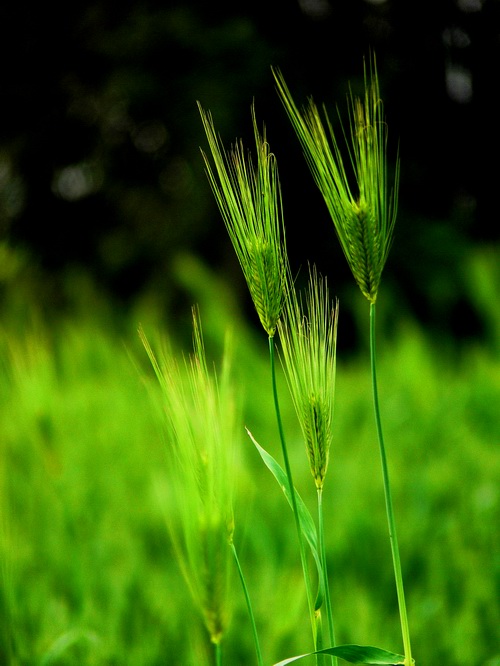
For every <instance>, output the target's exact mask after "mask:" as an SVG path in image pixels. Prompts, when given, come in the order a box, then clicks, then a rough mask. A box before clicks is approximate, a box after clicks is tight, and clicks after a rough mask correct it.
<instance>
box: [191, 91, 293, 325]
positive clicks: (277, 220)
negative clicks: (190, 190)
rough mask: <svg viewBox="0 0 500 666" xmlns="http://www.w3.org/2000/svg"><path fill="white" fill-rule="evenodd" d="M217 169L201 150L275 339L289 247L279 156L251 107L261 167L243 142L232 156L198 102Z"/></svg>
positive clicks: (260, 312) (252, 290)
mask: <svg viewBox="0 0 500 666" xmlns="http://www.w3.org/2000/svg"><path fill="white" fill-rule="evenodd" d="M198 107H199V110H200V114H201V119H202V122H203V126H204V128H205V133H206V135H207V138H208V143H209V147H210V151H211V153H212V157H213V160H214V165H215V169H213V168H212V166H211V164H210V162H209V160H208V157H207V155H206V154H205V153H204V152H203V151H202V155H203V159H204V161H205V166H206V171H207V175H208V179H209V182H210V185H211V187H212V190H213V193H214V195H215V199H216V201H217V204H218V206H219V209H220V211H221V214H222V218H223V220H224V223H225V225H226V228H227V231H228V233H229V237H230V239H231V242H232V244H233V247H234V249H235V252H236V255H237V257H238V260H239V262H240V265H241V268H242V270H243V274H244V276H245V280H246V282H247V285H248V289H249V291H250V295H251V297H252V300H253V302H254V305H255V309H256V311H257V314H258V316H259V319H260V321H261V324H262V326H263V328H264V330H265V331H266V332H267V333H268V335H269V336H270V337H272V336H274V333H275V331H276V323H277V321H278V318H279V316H280V313H281V310H282V306H283V298H284V286H285V282H286V270H287V269H286V266H287V258H286V248H285V231H284V226H283V213H282V205H281V188H280V184H279V178H278V167H277V163H276V157H275V156H274V154H273V153H272V152H271V151H270V148H269V144H268V143H267V140H266V133H265V128H264V131H263V134H262V135H261V134H260V133H259V130H258V127H257V121H256V117H255V109H254V107H252V121H253V127H254V136H255V144H256V151H257V166H254V163H253V162H252V158H251V157H250V155H248V156H247V155H245V151H244V148H243V144H242V142H241V141H239V142H237V143H236V144H235V145H234V146H231V149H230V150H229V152H226V151H225V150H224V147H223V145H222V143H221V141H220V139H219V138H218V136H217V134H216V132H215V127H214V124H213V120H212V116H211V114H210V113H207V112H205V111H204V110H203V109H202V107H201V106H200V105H199V104H198Z"/></svg>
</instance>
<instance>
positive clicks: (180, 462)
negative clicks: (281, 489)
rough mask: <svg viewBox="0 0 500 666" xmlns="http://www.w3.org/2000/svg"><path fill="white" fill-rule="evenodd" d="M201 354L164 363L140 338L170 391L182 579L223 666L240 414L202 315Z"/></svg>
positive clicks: (167, 402) (173, 528) (167, 415)
mask: <svg viewBox="0 0 500 666" xmlns="http://www.w3.org/2000/svg"><path fill="white" fill-rule="evenodd" d="M193 324H194V336H193V337H194V345H193V346H194V353H193V354H192V355H191V356H190V358H189V359H185V363H184V365H179V364H178V362H177V361H176V358H175V356H174V354H173V352H172V351H171V350H170V349H169V348H168V347H167V348H166V349H164V351H163V353H162V356H161V357H160V359H159V360H158V359H157V357H156V355H155V354H154V352H153V350H152V348H151V346H150V344H149V342H148V340H147V339H146V336H145V335H144V333H143V332H142V331H141V338H142V341H143V344H144V346H145V348H146V351H147V353H148V355H149V358H150V360H151V363H152V364H153V367H154V370H155V373H156V375H157V377H158V380H159V381H160V384H161V387H162V389H163V391H162V394H163V399H164V422H165V436H166V440H167V446H168V455H167V460H168V462H169V465H170V470H169V472H170V475H169V481H170V483H171V497H170V502H171V507H170V510H169V511H167V512H166V515H167V518H168V521H167V524H168V528H169V532H170V535H171V538H172V543H173V545H174V549H175V553H176V556H177V560H178V562H179V565H180V568H181V571H182V574H183V576H184V578H185V580H186V583H187V585H188V587H189V590H190V592H191V596H192V598H193V600H194V602H195V604H196V606H197V608H198V609H199V611H200V613H201V615H202V617H203V620H204V623H205V626H206V629H207V631H208V635H209V637H210V641H211V642H212V643H213V644H214V645H215V650H216V655H217V656H216V661H217V663H220V659H221V657H220V645H221V641H222V639H223V637H224V635H225V633H226V631H227V628H228V624H229V620H230V615H231V585H232V583H231V578H232V569H233V561H232V553H231V546H232V542H233V533H234V516H233V478H234V472H233V467H234V459H233V457H234V447H235V443H236V442H237V439H238V434H237V427H236V424H237V409H236V404H235V398H234V395H233V392H232V388H231V382H230V374H229V371H230V366H229V362H228V360H227V355H226V356H225V360H224V364H223V367H222V372H221V374H220V377H219V378H216V377H215V376H214V374H213V373H211V372H210V371H209V369H208V366H207V361H206V357H205V350H204V345H203V337H202V330H201V325H200V321H199V315H198V313H197V312H196V310H194V311H193Z"/></svg>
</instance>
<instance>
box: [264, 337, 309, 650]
mask: <svg viewBox="0 0 500 666" xmlns="http://www.w3.org/2000/svg"><path fill="white" fill-rule="evenodd" d="M269 358H270V362H271V379H272V385H273V397H274V408H275V411H276V419H277V421H278V430H279V436H280V441H281V449H282V452H283V460H284V463H285V471H286V476H287V479H288V485H289V487H290V496H291V499H292V511H293V516H294V518H295V527H296V529H297V537H298V540H299V548H300V560H301V563H302V571H303V573H304V582H305V586H306V594H307V605H308V608H309V616H310V619H311V627H312V633H313V641H314V649H315V650H316V649H317V635H316V620H315V613H314V602H313V595H312V590H311V582H310V578H309V567H308V564H307V557H306V550H305V544H304V538H303V536H302V529H301V527H300V519H299V511H298V508H297V498H296V496H295V486H294V485H293V478H292V469H291V467H290V461H289V459H288V450H287V446H286V441H285V433H284V429H283V422H282V420H281V412H280V407H279V401H278V389H277V387H276V367H275V362H274V337H273V336H269Z"/></svg>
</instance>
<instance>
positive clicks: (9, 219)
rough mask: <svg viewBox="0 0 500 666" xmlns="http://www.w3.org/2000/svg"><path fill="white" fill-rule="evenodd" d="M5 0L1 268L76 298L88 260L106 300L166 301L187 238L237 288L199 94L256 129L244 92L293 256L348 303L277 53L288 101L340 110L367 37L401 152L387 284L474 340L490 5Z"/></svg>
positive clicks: (497, 44)
mask: <svg viewBox="0 0 500 666" xmlns="http://www.w3.org/2000/svg"><path fill="white" fill-rule="evenodd" d="M6 4H7V3H4V6H3V8H2V9H1V10H0V12H1V14H0V25H1V26H2V27H1V31H2V34H1V39H0V44H1V47H0V48H1V49H2V52H1V54H0V57H1V62H2V65H1V71H2V81H1V86H0V96H1V100H0V114H1V115H0V117H1V120H2V122H1V123H0V243H2V244H3V245H2V247H3V254H4V255H5V256H8V257H9V259H8V262H10V264H9V265H11V264H13V263H15V261H14V262H13V256H17V254H19V256H22V257H23V258H24V271H25V273H27V274H28V275H31V280H32V287H33V290H34V292H36V295H37V296H36V297H37V299H38V300H39V302H41V303H43V304H44V307H46V308H48V309H50V310H52V309H54V310H64V309H65V308H66V309H67V308H70V307H71V301H72V299H74V298H77V295H75V290H74V289H73V290H72V289H71V281H72V279H74V276H75V275H80V276H81V275H85V276H86V278H88V279H89V280H91V282H92V284H94V285H95V286H96V289H97V291H98V292H99V293H100V294H102V295H103V296H104V297H105V298H106V299H110V301H111V302H113V303H115V304H116V308H122V309H123V308H125V309H126V308H128V307H130V305H131V304H132V303H133V302H134V301H135V300H136V299H137V298H138V297H139V296H140V295H141V294H144V293H147V292H155V293H156V294H157V295H159V298H160V300H161V302H162V304H163V307H164V308H165V311H166V312H167V311H168V312H171V313H175V311H176V309H177V308H179V307H182V305H181V304H182V300H183V294H182V288H181V287H180V286H179V285H178V284H177V283H176V279H175V275H174V273H173V271H172V265H173V262H174V261H175V259H176V257H178V256H179V255H180V254H181V253H184V252H190V253H195V254H196V255H198V256H201V257H202V258H203V260H204V261H205V262H206V263H207V264H208V265H209V266H210V267H211V268H212V269H213V270H215V271H216V272H217V273H219V274H222V275H223V276H225V277H227V278H228V279H231V280H232V282H233V284H234V285H235V287H236V289H237V290H240V292H241V294H242V298H244V299H247V296H246V295H245V289H244V285H243V282H242V277H241V275H240V272H239V268H238V266H237V264H236V260H235V258H234V256H233V252H232V248H231V247H230V244H229V240H228V238H227V237H226V232H225V229H224V227H223V224H222V221H221V219H220V217H219V213H218V211H217V208H216V205H215V202H214V201H213V198H212V195H211V192H210V190H209V187H208V184H207V181H206V177H205V174H204V171H203V164H202V160H201V157H200V153H199V147H200V146H205V145H206V142H205V137H204V135H203V130H202V127H201V122H200V119H199V115H198V110H197V108H196V100H199V101H200V102H201V103H202V105H203V106H204V107H205V108H206V109H210V110H211V111H212V113H213V116H214V120H215V123H216V126H217V129H218V130H219V132H220V133H221V135H222V137H223V138H224V141H225V142H226V143H228V144H229V143H230V142H231V141H233V140H234V139H235V138H236V137H240V136H241V137H243V138H244V140H245V141H246V143H247V145H248V146H251V141H252V133H251V120H250V105H251V103H252V99H255V102H256V108H257V114H258V117H259V120H261V121H264V122H265V123H266V126H267V132H268V138H269V141H270V144H271V147H272V149H273V151H274V152H275V153H276V155H277V158H278V164H279V168H280V176H281V182H282V187H283V196H284V205H285V215H286V217H285V220H286V225H287V233H288V245H289V249H290V254H291V261H292V264H293V265H294V267H295V268H296V269H298V267H300V266H304V265H306V264H307V262H308V261H311V262H316V263H317V264H318V266H319V268H320V270H322V271H323V272H325V273H327V274H328V275H329V278H330V282H331V284H332V285H333V287H332V289H333V291H334V292H335V293H337V294H339V295H340V297H341V299H342V300H343V298H344V297H346V296H347V303H346V304H345V305H344V304H343V310H344V312H345V313H347V318H349V310H350V306H349V302H348V301H349V297H350V294H351V291H349V290H350V289H351V285H352V278H351V276H350V274H349V272H348V269H347V266H346V264H345V261H344V260H343V257H342V255H341V253H340V250H339V247H338V244H337V243H336V240H335V236H334V233H333V225H332V223H331V221H330V219H329V217H328V213H327V211H326V207H325V205H324V203H323V201H322V199H321V197H320V195H319V192H318V191H317V190H316V188H315V186H314V184H313V182H312V179H311V177H310V175H309V172H308V170H307V167H306V165H305V162H304V159H303V157H302V155H301V151H300V147H299V145H298V142H297V141H296V138H295V136H294V134H293V131H292V128H291V126H290V125H289V123H288V120H287V119H286V116H285V113H284V111H283V108H282V106H281V103H280V101H279V99H278V97H277V95H276V93H275V90H274V84H273V80H272V76H271V72H270V65H275V66H278V67H280V68H281V70H282V71H283V73H284V75H285V78H286V80H287V83H288V85H289V87H290V89H291V90H292V92H293V94H294V97H295V99H296V101H297V102H299V103H301V102H302V101H305V99H306V97H307V96H308V95H310V94H312V95H313V96H314V98H315V100H316V101H317V102H323V101H324V102H326V104H327V106H328V108H329V109H330V112H331V114H332V115H334V114H335V105H336V104H338V106H339V108H340V110H341V111H344V110H345V96H346V93H347V91H348V85H349V82H350V83H351V85H352V87H353V88H354V90H355V91H356V90H360V86H361V84H362V74H363V58H364V57H365V56H367V55H368V54H369V52H370V50H374V51H375V53H376V57H377V62H378V70H379V78H380V86H381V91H382V96H383V98H384V102H385V110H386V116H387V120H388V124H389V134H390V143H391V151H392V155H394V154H395V150H396V147H397V144H398V140H399V144H400V154H401V161H402V172H401V186H400V205H399V217H398V222H397V227H396V236H395V240H394V245H393V249H392V252H391V255H390V258H389V262H388V264H387V267H386V271H385V273H384V279H383V285H384V288H386V289H387V291H388V292H390V293H391V294H392V295H393V297H394V298H395V303H397V307H398V308H399V309H403V310H405V311H407V312H409V313H411V314H412V315H413V316H415V317H416V318H418V319H419V320H420V321H421V322H422V323H424V324H425V325H426V326H428V327H430V328H431V329H432V330H435V331H436V332H440V333H442V334H443V335H445V336H450V337H453V338H454V339H467V338H470V337H471V336H472V337H478V338H480V337H481V335H482V322H481V317H480V315H479V313H478V312H476V310H475V304H474V302H473V299H472V300H471V298H470V289H469V288H468V286H467V284H466V282H467V271H466V269H465V266H466V263H467V261H466V260H467V257H468V256H469V255H470V253H471V252H473V251H474V249H475V248H484V247H485V246H491V245H494V246H498V240H499V233H498V206H497V192H498V189H499V182H498V181H499V179H498V154H499V149H500V140H499V130H498V119H497V117H498V106H497V105H496V101H495V100H496V98H497V89H498V69H499V64H500V60H499V54H500V3H499V2H497V1H495V0H457V1H456V2H455V1H454V2H452V1H446V0H444V1H439V2H436V0H418V1H411V0H406V1H404V2H403V1H400V2H396V1H395V0H393V1H391V0H387V1H385V2H384V1H380V0H378V1H375V0H372V1H371V2H368V1H362V0H344V1H342V2H341V1H337V0H295V1H292V0H289V1H287V2H285V1H280V0H277V1H273V0H268V1H267V2H261V1H252V2H238V3H230V4H227V3H207V2H196V1H195V0H187V1H183V2H168V1H164V2H154V1H151V2H146V1H143V2H141V1H139V0H128V1H123V2H120V3H116V2H114V1H113V2H111V1H106V0H101V1H98V2H85V3H84V2H78V1H75V2H72V3H66V4H65V5H58V6H57V8H56V6H55V5H54V4H50V3H48V4H47V3H38V5H36V6H35V7H33V6H32V3H30V4H29V5H28V3H26V2H23V1H21V2H16V3H9V6H8V7H6ZM5 248H8V254H6V252H7V251H6V249H5ZM16 253H17V254H16ZM4 259H5V257H4ZM4 263H5V262H4ZM9 270H10V272H9ZM9 270H8V269H7V268H6V267H5V265H4V267H3V268H2V269H1V270H0V276H1V277H2V280H3V286H2V289H3V291H2V294H3V295H4V296H5V292H6V290H7V288H8V286H9V285H10V288H12V285H14V286H15V280H14V278H12V274H14V273H15V272H16V271H15V270H14V269H12V268H11V269H9ZM16 275H17V278H16V279H18V278H19V276H18V274H16ZM9 276H10V277H9ZM24 279H25V280H26V279H28V278H26V277H25V278H24ZM9 280H10V282H9ZM6 285H7V286H6ZM246 304H247V306H249V303H248V300H247V301H246Z"/></svg>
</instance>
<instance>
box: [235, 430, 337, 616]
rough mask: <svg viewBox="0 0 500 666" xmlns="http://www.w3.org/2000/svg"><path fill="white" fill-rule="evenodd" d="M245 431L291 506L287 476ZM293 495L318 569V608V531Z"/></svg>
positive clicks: (320, 599) (320, 594)
mask: <svg viewBox="0 0 500 666" xmlns="http://www.w3.org/2000/svg"><path fill="white" fill-rule="evenodd" d="M246 431H247V433H248V436H249V437H250V439H251V440H252V442H253V443H254V445H255V448H256V449H257V451H258V452H259V454H260V457H261V458H262V460H263V461H264V463H265V465H266V467H267V468H268V469H269V470H270V471H271V472H272V474H273V476H274V478H275V479H276V481H277V482H278V484H279V486H280V488H281V490H282V491H283V493H284V495H285V497H286V499H287V501H288V503H289V504H290V506H292V495H291V493H290V487H289V485H288V479H287V476H286V474H285V472H284V470H283V468H282V467H281V465H280V464H279V463H278V462H277V461H276V460H275V459H274V458H273V457H272V455H271V454H270V453H268V452H267V451H266V450H265V449H264V448H262V446H261V445H260V444H259V443H258V442H257V440H256V439H255V437H254V436H253V435H252V433H251V432H250V430H249V429H248V428H246ZM295 497H296V500H297V510H298V513H299V520H300V527H301V529H302V533H303V535H304V536H305V538H306V540H307V543H308V544H309V547H310V548H311V552H312V555H313V557H314V561H315V562H316V567H317V569H318V581H319V589H318V596H317V599H316V604H315V607H316V609H318V608H320V607H321V605H322V603H323V599H324V586H323V576H322V567H321V559H320V557H319V552H318V533H317V530H316V525H315V523H314V520H313V519H312V516H311V514H310V512H309V509H308V508H307V506H306V505H305V503H304V500H303V499H302V498H301V496H300V495H299V493H298V492H297V490H295Z"/></svg>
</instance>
